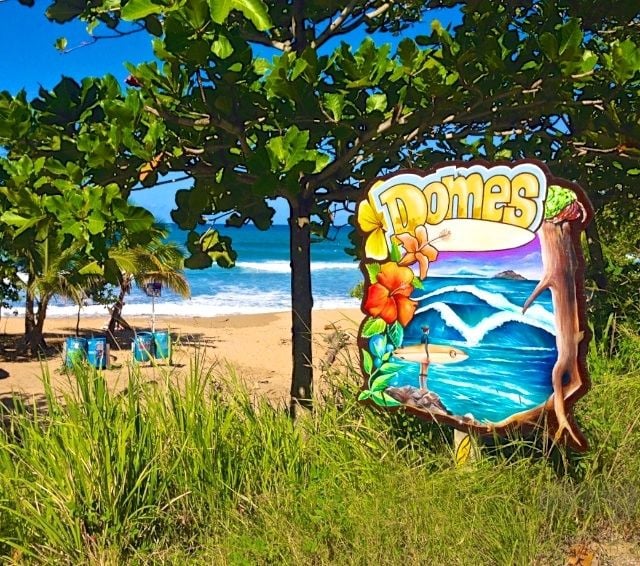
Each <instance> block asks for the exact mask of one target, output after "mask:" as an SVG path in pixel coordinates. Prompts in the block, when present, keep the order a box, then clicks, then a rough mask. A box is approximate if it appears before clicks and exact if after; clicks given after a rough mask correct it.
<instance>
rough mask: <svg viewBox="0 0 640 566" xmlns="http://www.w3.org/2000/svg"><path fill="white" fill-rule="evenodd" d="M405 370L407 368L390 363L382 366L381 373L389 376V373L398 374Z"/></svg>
mask: <svg viewBox="0 0 640 566" xmlns="http://www.w3.org/2000/svg"><path fill="white" fill-rule="evenodd" d="M404 368H405V366H403V365H402V364H394V363H393V362H389V363H386V364H382V365H381V366H380V370H379V371H380V373H383V374H389V373H393V374H395V373H397V372H399V371H402V370H403V369H404Z"/></svg>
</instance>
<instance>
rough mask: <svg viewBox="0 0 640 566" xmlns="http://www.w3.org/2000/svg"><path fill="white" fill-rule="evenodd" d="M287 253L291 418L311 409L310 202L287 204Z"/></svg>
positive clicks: (311, 302) (298, 201) (299, 200)
mask: <svg viewBox="0 0 640 566" xmlns="http://www.w3.org/2000/svg"><path fill="white" fill-rule="evenodd" d="M289 206H290V215H289V251H290V259H291V318H292V326H291V338H292V340H291V350H292V356H293V370H292V374H291V405H290V410H291V414H292V416H295V411H296V408H297V407H298V405H300V406H302V407H305V408H311V406H312V396H313V367H312V362H313V359H312V353H311V346H312V341H311V311H312V308H313V295H312V292H311V226H310V216H311V201H309V200H306V199H303V198H299V199H297V201H290V202H289Z"/></svg>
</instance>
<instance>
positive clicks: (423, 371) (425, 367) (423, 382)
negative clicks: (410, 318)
mask: <svg viewBox="0 0 640 566" xmlns="http://www.w3.org/2000/svg"><path fill="white" fill-rule="evenodd" d="M420 342H421V343H422V344H423V345H424V353H425V359H424V360H423V361H421V362H420V389H426V388H427V375H428V373H429V362H430V360H429V327H428V326H423V327H422V338H421V339H420Z"/></svg>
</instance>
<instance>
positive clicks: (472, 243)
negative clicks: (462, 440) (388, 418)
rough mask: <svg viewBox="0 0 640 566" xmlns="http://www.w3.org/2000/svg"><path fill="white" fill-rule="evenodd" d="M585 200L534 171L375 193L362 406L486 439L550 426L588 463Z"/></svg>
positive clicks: (464, 167) (390, 179) (519, 165)
mask: <svg viewBox="0 0 640 566" xmlns="http://www.w3.org/2000/svg"><path fill="white" fill-rule="evenodd" d="M592 216H593V208H592V206H591V204H590V202H589V200H588V198H587V197H586V195H585V193H584V191H583V190H582V189H581V188H580V187H579V186H578V185H576V184H575V183H572V182H570V181H567V180H565V179H562V178H558V177H555V176H553V175H552V174H551V172H550V171H549V169H548V168H547V167H546V165H545V164H543V163H541V162H539V161H535V160H521V161H516V162H495V163H489V162H484V161H471V162H448V163H442V164H440V165H437V166H435V167H434V168H432V169H430V170H427V171H417V170H405V171H400V172H397V173H394V174H392V175H389V176H386V177H382V178H379V179H376V180H375V181H374V182H372V183H371V184H370V186H369V189H368V191H367V192H366V195H365V197H364V198H363V199H362V200H361V201H360V202H359V203H358V208H357V213H356V226H357V228H358V230H359V232H360V234H361V236H362V239H363V250H362V261H361V264H360V268H361V271H362V274H363V276H364V283H365V284H364V296H363V300H362V306H361V308H362V312H363V313H364V314H365V318H364V320H363V322H362V325H361V326H360V330H359V335H358V346H359V349H360V362H361V369H362V373H363V377H364V383H363V386H362V389H361V391H360V394H359V399H360V400H362V401H364V402H367V403H370V404H373V405H375V406H378V407H383V408H388V409H395V408H401V407H403V408H404V409H406V410H407V411H409V412H411V413H413V414H415V415H417V416H419V417H422V418H425V419H428V420H433V421H436V422H441V423H446V424H449V425H452V426H453V427H455V428H457V429H459V430H464V431H469V432H475V433H479V434H492V433H498V434H504V433H506V432H507V431H508V430H509V429H512V428H515V427H522V428H533V427H538V426H540V425H541V423H543V422H546V423H547V426H548V431H549V432H550V434H551V435H552V436H553V437H554V439H555V440H564V441H566V442H567V443H568V444H569V445H571V446H572V447H573V448H574V449H577V450H584V449H586V440H585V438H584V436H583V435H582V433H581V432H580V430H579V429H578V428H577V426H576V423H575V421H574V418H573V413H572V409H573V405H574V404H575V402H576V401H577V400H578V399H579V398H580V397H582V396H583V395H584V394H585V393H586V391H587V389H588V388H589V378H588V374H587V368H586V362H585V358H586V353H587V345H588V342H589V340H590V333H589V330H588V326H587V322H586V314H585V293H584V260H583V257H582V252H581V248H580V237H581V233H582V231H583V230H584V229H585V227H586V226H587V224H588V223H589V221H590V220H591V218H592Z"/></svg>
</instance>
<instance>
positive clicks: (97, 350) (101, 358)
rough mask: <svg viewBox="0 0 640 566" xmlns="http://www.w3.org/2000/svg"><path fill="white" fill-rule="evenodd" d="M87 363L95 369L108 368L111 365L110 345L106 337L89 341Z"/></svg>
mask: <svg viewBox="0 0 640 566" xmlns="http://www.w3.org/2000/svg"><path fill="white" fill-rule="evenodd" d="M87 361H88V362H89V365H91V366H93V367H94V368H98V369H106V368H107V366H108V365H109V345H108V344H107V339H106V338H105V337H104V336H99V337H98V338H90V339H89V340H87Z"/></svg>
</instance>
